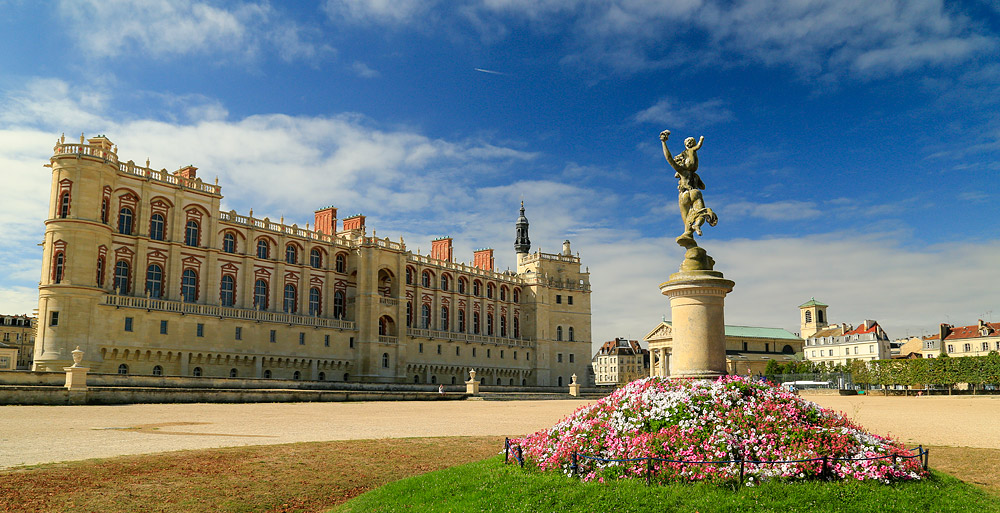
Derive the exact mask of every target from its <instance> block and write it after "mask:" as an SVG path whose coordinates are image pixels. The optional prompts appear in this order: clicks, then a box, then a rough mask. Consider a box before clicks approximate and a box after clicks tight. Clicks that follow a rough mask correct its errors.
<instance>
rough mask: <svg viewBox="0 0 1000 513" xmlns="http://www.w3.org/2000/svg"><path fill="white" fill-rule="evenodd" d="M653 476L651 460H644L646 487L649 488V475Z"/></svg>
mask: <svg viewBox="0 0 1000 513" xmlns="http://www.w3.org/2000/svg"><path fill="white" fill-rule="evenodd" d="M652 474H653V458H646V486H649V478H650V475H652Z"/></svg>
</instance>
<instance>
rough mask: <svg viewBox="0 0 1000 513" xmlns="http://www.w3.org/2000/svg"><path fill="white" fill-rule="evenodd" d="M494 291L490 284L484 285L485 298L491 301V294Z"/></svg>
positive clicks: (494, 287)
mask: <svg viewBox="0 0 1000 513" xmlns="http://www.w3.org/2000/svg"><path fill="white" fill-rule="evenodd" d="M495 291H496V286H495V285H493V284H492V283H487V284H486V297H487V298H488V299H493V293H494V292H495Z"/></svg>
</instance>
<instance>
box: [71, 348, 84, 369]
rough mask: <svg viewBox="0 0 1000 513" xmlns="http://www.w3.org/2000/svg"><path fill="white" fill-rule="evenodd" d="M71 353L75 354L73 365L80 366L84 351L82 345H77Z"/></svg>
mask: <svg viewBox="0 0 1000 513" xmlns="http://www.w3.org/2000/svg"><path fill="white" fill-rule="evenodd" d="M71 353H72V355H73V366H74V367H79V366H80V362H82V361H83V351H81V350H80V346H76V349H74V350H73V351H71Z"/></svg>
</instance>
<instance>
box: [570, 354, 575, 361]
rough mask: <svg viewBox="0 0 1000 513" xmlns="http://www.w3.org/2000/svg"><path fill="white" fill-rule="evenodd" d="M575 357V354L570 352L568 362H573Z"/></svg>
mask: <svg viewBox="0 0 1000 513" xmlns="http://www.w3.org/2000/svg"><path fill="white" fill-rule="evenodd" d="M575 357H576V355H575V354H573V353H570V354H569V363H573V360H575V359H576V358H575Z"/></svg>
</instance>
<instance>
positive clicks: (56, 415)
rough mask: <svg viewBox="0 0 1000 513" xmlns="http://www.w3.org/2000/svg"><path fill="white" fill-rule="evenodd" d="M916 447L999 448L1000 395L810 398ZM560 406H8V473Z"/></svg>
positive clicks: (518, 416)
mask: <svg viewBox="0 0 1000 513" xmlns="http://www.w3.org/2000/svg"><path fill="white" fill-rule="evenodd" d="M807 398H808V399H810V400H812V401H814V402H817V403H819V404H820V405H822V406H824V407H829V408H834V409H836V410H839V411H842V412H844V413H845V414H847V416H849V417H851V418H853V419H855V420H856V421H858V422H860V423H861V424H862V425H863V426H865V427H867V428H868V429H870V430H871V431H873V432H874V433H877V434H882V435H884V434H891V435H893V436H895V437H897V438H900V439H902V440H903V441H905V442H906V443H908V444H924V445H949V446H964V447H983V448H996V449H1000V435H997V434H996V427H997V426H1000V397H966V396H962V397H947V396H934V397H879V396H867V397H865V396H856V397H841V396H808V397H807ZM586 403H587V401H581V400H559V401H435V402H419V401H412V402H369V403H279V404H271V403H262V404H136V405H127V406H0V468H6V467H11V466H19V465H33V464H38V463H48V462H56V461H70V460H82V459H88V458H104V457H110V456H117V455H123V454H146V453H154V452H162V451H171V450H179V449H204V448H211V447H228V446H237V445H262V444H283V443H290V442H307V441H322V440H354V439H366V438H401V437H428V436H473V435H498V436H505V435H506V436H514V435H521V434H526V433H530V432H533V431H536V430H538V429H542V428H545V427H548V426H551V425H552V424H553V423H555V422H556V421H558V420H559V419H561V418H563V417H565V416H566V415H568V414H570V413H572V412H573V410H575V409H576V408H578V407H579V406H581V405H583V404H586Z"/></svg>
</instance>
